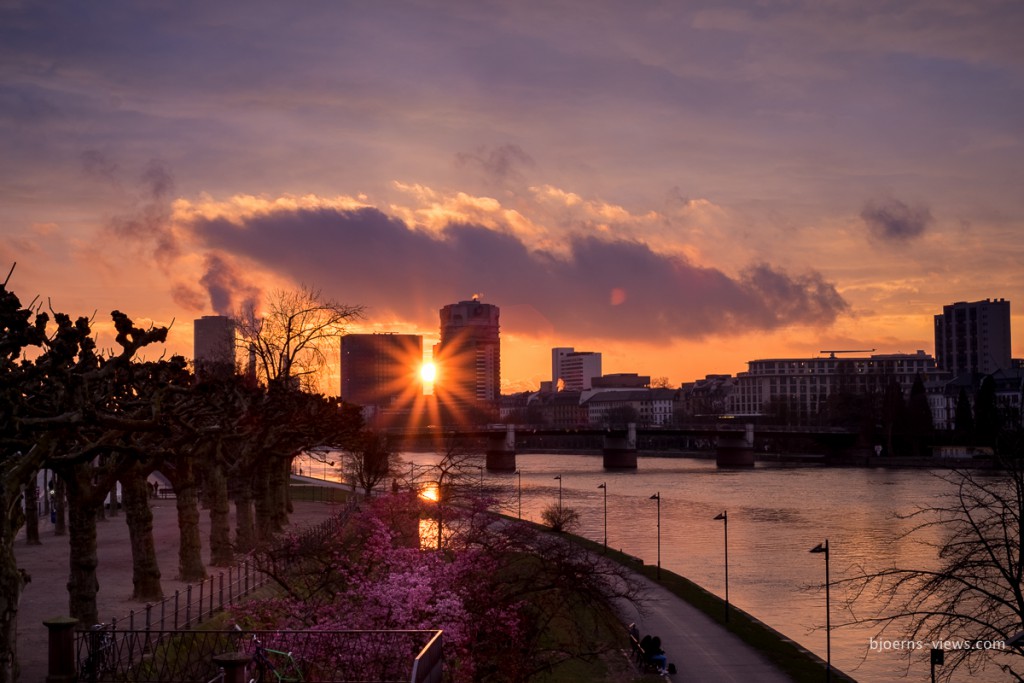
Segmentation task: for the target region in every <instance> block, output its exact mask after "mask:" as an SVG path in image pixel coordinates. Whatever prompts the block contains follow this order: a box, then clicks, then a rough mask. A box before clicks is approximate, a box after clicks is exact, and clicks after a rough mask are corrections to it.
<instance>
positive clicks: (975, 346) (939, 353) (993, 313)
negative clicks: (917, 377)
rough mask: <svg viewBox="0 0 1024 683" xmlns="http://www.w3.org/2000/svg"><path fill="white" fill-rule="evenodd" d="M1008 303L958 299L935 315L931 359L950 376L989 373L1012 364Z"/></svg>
mask: <svg viewBox="0 0 1024 683" xmlns="http://www.w3.org/2000/svg"><path fill="white" fill-rule="evenodd" d="M1010 354H1011V351H1010V302H1009V301H1007V300H1006V299H996V300H994V301H993V300H991V299H985V300H984V301H974V302H970V303H968V302H964V301H960V302H957V303H955V304H950V305H949V306H943V307H942V313H940V314H938V315H936V316H935V360H936V362H937V364H938V367H939V369H940V370H944V371H946V372H948V373H950V374H951V375H952V376H954V377H959V376H960V375H967V374H981V375H991V374H992V373H993V372H995V371H997V370H1008V369H1010V368H1011V367H1012V360H1011V358H1010Z"/></svg>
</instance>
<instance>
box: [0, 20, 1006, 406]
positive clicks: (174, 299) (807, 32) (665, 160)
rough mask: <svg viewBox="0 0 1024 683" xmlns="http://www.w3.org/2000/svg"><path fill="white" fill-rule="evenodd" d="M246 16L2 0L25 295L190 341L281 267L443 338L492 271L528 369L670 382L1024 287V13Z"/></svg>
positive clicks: (521, 378) (1, 81)
mask: <svg viewBox="0 0 1024 683" xmlns="http://www.w3.org/2000/svg"><path fill="white" fill-rule="evenodd" d="M244 8H245V9H243V6H242V5H233V4H218V5H217V6H216V7H207V6H205V5H203V4H200V3H196V4H187V3H186V4H180V5H178V6H176V7H175V10H174V12H173V13H170V12H166V11H165V10H162V9H160V8H159V7H155V6H147V5H138V4H136V3H121V2H113V3H104V4H103V5H102V6H74V8H72V6H70V5H69V6H68V7H65V8H61V7H60V6H58V7H57V8H56V9H48V8H43V7H37V6H32V5H19V4H9V5H7V6H5V7H4V8H3V9H0V18H2V21H0V54H2V56H3V59H0V74H2V76H0V98H2V100H3V102H4V106H3V107H2V108H0V111H2V112H3V114H2V115H0V121H2V123H0V141H2V144H3V146H4V149H5V155H4V160H3V161H2V162H0V188H2V192H3V202H0V225H2V226H3V227H2V231H3V234H4V240H2V241H0V262H3V263H5V264H8V267H9V265H10V264H12V263H14V262H17V263H18V265H17V268H16V270H15V272H14V274H13V276H12V278H11V282H10V285H9V287H10V289H11V290H13V291H14V292H15V293H17V294H18V295H19V296H20V297H21V298H22V300H23V301H26V302H27V301H31V300H32V299H33V297H35V296H37V295H38V296H39V297H41V299H40V300H41V301H44V302H47V301H48V302H50V304H51V305H52V307H53V308H54V310H58V311H62V312H66V313H68V314H71V315H75V316H77V315H86V316H92V315H93V314H94V313H95V321H96V327H97V328H98V329H99V330H100V331H101V344H102V343H103V341H104V340H106V343H107V344H108V345H110V344H112V342H113V334H112V333H111V332H110V321H109V311H111V310H113V309H115V308H116V309H120V310H123V311H125V312H127V313H128V314H129V315H131V316H133V317H134V318H136V320H137V321H139V322H146V321H150V320H151V321H153V323H154V324H157V325H170V324H171V323H172V321H173V322H174V325H173V327H172V329H171V333H170V335H169V341H168V345H167V350H168V351H169V352H171V353H182V354H184V355H190V350H191V345H192V334H193V331H192V328H191V321H192V320H193V319H196V318H200V317H201V316H203V315H210V314H217V313H229V312H231V310H232V309H233V308H234V307H236V306H238V305H240V304H241V303H242V302H243V301H244V300H246V299H250V298H256V299H259V297H260V296H261V295H265V294H267V293H268V292H269V291H271V290H273V289H275V288H278V287H284V288H290V287H294V286H297V285H299V284H303V283H304V284H307V285H311V286H313V287H317V288H320V289H322V290H323V291H324V293H325V294H326V295H328V296H330V297H331V298H333V299H336V300H338V301H342V302H345V303H349V304H359V305H365V306H366V307H367V317H366V319H365V321H364V322H363V324H361V325H359V326H355V327H353V329H352V331H353V332H374V331H387V332H398V333H408V334H418V335H422V336H423V338H424V345H425V346H426V347H430V346H432V345H433V344H434V343H436V342H437V341H438V339H439V330H438V327H437V322H436V315H437V309H438V308H439V307H440V306H442V305H445V304H447V303H450V302H454V301H461V300H465V299H468V298H469V297H471V296H472V295H473V294H479V295H480V297H481V300H482V301H486V302H487V303H491V304H494V305H496V306H499V307H500V308H501V312H502V329H501V336H502V358H501V372H502V389H503V391H505V392H510V391H515V390H519V389H528V388H536V387H537V386H539V384H540V382H541V381H544V380H548V379H550V377H549V375H550V371H549V368H550V362H551V358H550V353H551V349H552V348H556V347H566V346H573V347H577V348H587V349H594V350H595V351H599V352H601V354H602V359H603V369H604V371H605V372H607V373H616V372H638V373H641V374H644V375H652V376H667V377H668V378H669V380H670V383H671V384H672V385H673V386H675V385H678V384H679V383H680V382H684V381H690V380H693V379H695V378H699V377H703V376H704V375H706V374H715V373H728V374H734V375H735V374H736V373H738V372H742V371H743V370H745V369H746V363H747V361H749V360H753V359H757V358H767V357H801V356H813V355H816V354H817V353H818V351H820V350H822V349H861V348H875V349H877V352H878V353H898V352H903V353H913V352H914V351H916V350H918V349H923V350H925V351H927V352H929V353H934V352H935V349H934V328H933V316H934V315H935V314H937V313H941V311H942V308H943V306H946V305H949V304H952V303H955V302H960V301H967V302H970V301H979V300H984V299H988V298H992V299H995V298H1005V299H1007V300H1009V301H1010V302H1011V303H1012V302H1014V301H1016V302H1017V306H1018V308H1019V306H1020V302H1021V301H1024V278H1021V277H1020V272H1021V269H1020V263H1024V246H1022V244H1021V240H1020V239H1019V235H1021V234H1024V197H1022V196H1021V195H1020V192H1019V179H1020V178H1021V177H1024V176H1022V173H1021V171H1022V170H1024V168H1022V166H1024V154H1021V151H1022V149H1021V147H1022V140H1024V123H1022V122H1021V120H1020V117H1019V116H1018V115H1017V112H1019V111H1020V109H1021V105H1022V104H1024V102H1022V100H1024V57H1022V54H1021V52H1020V49H1019V45H1018V43H1019V35H1021V34H1022V33H1024V8H1022V7H1020V6H1018V5H1006V4H999V3H977V4H972V5H970V6H964V5H962V4H955V3H950V4H944V3H936V2H931V1H929V2H923V1H922V2H908V3H902V4H900V5H899V6H898V7H881V6H879V7H873V6H865V5H856V6H848V7H844V6H827V7H826V6H819V5H818V4H815V3H810V4H799V3H796V4H778V5H766V4H762V3H756V4H755V3H742V2H734V3H725V4H723V3H686V4H680V3H657V2H655V3H645V4H644V5H643V6H642V7H640V8H637V7H636V6H635V5H634V4H631V3H625V2H598V3H589V2H588V3H582V2H580V3H574V2H564V3H556V4H555V5H544V6H540V5H531V4H519V3H516V4H510V3H493V4H487V3H460V2H453V3H442V4H440V5H436V4H431V5H427V4H423V3H419V2H414V1H407V2H397V3H388V4H387V5H386V6H365V5H357V4H350V3H319V2H313V3H308V4H305V5H303V6H302V8H301V9H296V8H295V7H288V6H279V5H276V4H273V3H266V4H260V3H257V4H256V5H253V4H252V3H248V4H246V5H245V6H244ZM584 17H585V19H584ZM1011 313H1012V316H1013V317H1012V321H1011V327H1012V329H1013V331H1014V332H1016V334H1014V335H1013V347H1012V355H1013V356H1014V357H1016V358H1019V357H1024V331H1022V328H1021V320H1022V317H1024V312H1022V311H1020V310H1018V309H1011ZM156 353H158V352H156ZM336 381H337V380H335V382H336ZM335 386H336V385H335Z"/></svg>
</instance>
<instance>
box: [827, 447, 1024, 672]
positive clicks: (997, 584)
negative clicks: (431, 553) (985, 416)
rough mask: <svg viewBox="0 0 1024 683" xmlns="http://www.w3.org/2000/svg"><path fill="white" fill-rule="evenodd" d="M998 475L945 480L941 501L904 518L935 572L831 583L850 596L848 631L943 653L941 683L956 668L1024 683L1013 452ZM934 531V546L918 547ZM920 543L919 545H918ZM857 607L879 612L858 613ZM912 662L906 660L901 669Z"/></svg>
mask: <svg viewBox="0 0 1024 683" xmlns="http://www.w3.org/2000/svg"><path fill="white" fill-rule="evenodd" d="M1001 465H1002V466H1003V470H1002V471H1001V472H999V473H997V474H994V473H992V472H988V471H958V472H953V473H950V474H948V475H942V477H943V478H944V479H946V480H947V481H949V483H950V485H951V487H952V491H951V493H950V494H949V496H948V498H947V499H946V500H944V501H943V502H941V503H937V504H934V505H929V506H926V507H920V508H918V509H917V510H915V511H914V512H913V513H911V514H909V515H907V516H906V517H905V518H906V519H910V520H912V521H913V522H914V526H913V527H912V528H911V529H910V531H908V532H907V534H906V535H908V536H910V537H913V538H915V539H916V540H917V541H918V542H919V543H922V544H925V545H930V546H932V547H934V548H935V550H936V552H937V557H938V566H937V568H933V569H922V568H902V567H897V566H893V567H889V568H886V569H882V570H871V571H861V572H859V573H858V574H857V575H855V576H852V577H850V578H847V579H843V580H842V581H839V582H837V583H839V584H841V585H843V584H845V585H846V587H847V588H848V590H849V591H850V593H849V594H850V595H851V597H850V598H849V604H848V607H849V608H850V610H851V612H850V613H851V614H852V615H853V616H852V617H851V620H850V622H849V624H876V625H877V626H878V627H879V628H878V632H877V636H878V637H879V638H881V637H882V636H885V635H887V634H898V638H896V639H897V640H899V641H902V642H903V643H913V647H903V648H902V650H903V651H904V652H906V653H907V655H908V656H910V657H913V656H914V654H915V653H917V656H928V651H929V650H931V649H943V650H945V651H946V652H945V664H944V666H942V667H941V669H940V671H941V678H942V680H947V681H948V680H950V679H951V677H952V676H953V673H954V672H955V671H957V670H958V669H965V670H966V671H968V672H969V673H972V674H973V673H975V672H977V671H980V670H982V669H984V668H986V667H991V666H996V667H999V668H1000V669H1002V671H1003V672H1004V673H1006V674H1008V675H1010V676H1013V677H1015V680H1018V681H1024V677H1022V676H1024V650H1021V649H1020V646H1019V645H1015V644H1014V643H1015V642H1019V638H1017V639H1016V640H1015V636H1020V634H1021V633H1022V632H1024V588H1022V580H1024V557H1022V554H1021V545H1022V541H1024V457H1022V453H1021V450H1020V447H1019V444H1018V446H1017V448H1016V449H1014V451H1013V452H1012V454H1011V455H1009V456H1004V457H1003V458H1002V460H1001ZM935 531H938V532H939V535H940V540H938V541H929V540H925V539H927V538H928V537H934V532H935ZM922 537H924V538H922ZM864 602H871V603H873V604H875V605H878V607H877V608H872V610H871V612H870V613H869V614H867V615H863V616H861V615H857V612H856V609H855V608H859V607H861V606H862V605H863V603H864ZM908 664H909V662H908Z"/></svg>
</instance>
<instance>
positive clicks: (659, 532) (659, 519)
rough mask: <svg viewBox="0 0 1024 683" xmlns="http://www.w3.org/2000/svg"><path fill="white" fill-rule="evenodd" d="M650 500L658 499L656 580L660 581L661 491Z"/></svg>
mask: <svg viewBox="0 0 1024 683" xmlns="http://www.w3.org/2000/svg"><path fill="white" fill-rule="evenodd" d="M651 500H656V501H658V580H659V581H661V491H658V492H657V493H655V494H654V495H653V496H651Z"/></svg>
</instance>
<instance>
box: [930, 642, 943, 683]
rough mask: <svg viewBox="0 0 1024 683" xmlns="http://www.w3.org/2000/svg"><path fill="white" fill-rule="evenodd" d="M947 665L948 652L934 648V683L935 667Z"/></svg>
mask: <svg viewBox="0 0 1024 683" xmlns="http://www.w3.org/2000/svg"><path fill="white" fill-rule="evenodd" d="M945 663H946V651H945V650H943V649H942V648H938V647H933V648H932V655H931V666H932V683H935V667H936V666H942V665H943V664H945Z"/></svg>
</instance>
